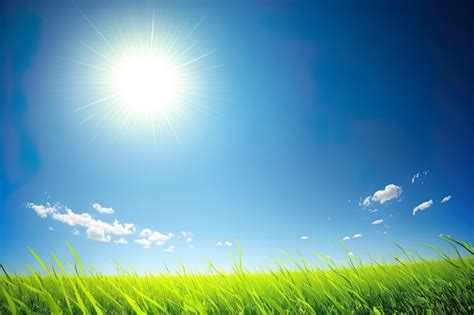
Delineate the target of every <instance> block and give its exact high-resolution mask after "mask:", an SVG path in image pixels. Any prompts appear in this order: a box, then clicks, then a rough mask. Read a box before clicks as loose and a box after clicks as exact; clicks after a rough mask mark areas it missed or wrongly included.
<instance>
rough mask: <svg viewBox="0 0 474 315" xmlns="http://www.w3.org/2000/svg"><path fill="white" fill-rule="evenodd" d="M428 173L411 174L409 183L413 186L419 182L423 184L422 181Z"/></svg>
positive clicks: (427, 171)
mask: <svg viewBox="0 0 474 315" xmlns="http://www.w3.org/2000/svg"><path fill="white" fill-rule="evenodd" d="M428 173H429V170H426V171H423V172H418V173H415V174H413V176H412V178H411V183H412V184H414V183H416V182H417V181H421V183H423V179H424V178H425V177H426V176H427V175H428Z"/></svg>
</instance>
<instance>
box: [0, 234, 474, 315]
mask: <svg viewBox="0 0 474 315" xmlns="http://www.w3.org/2000/svg"><path fill="white" fill-rule="evenodd" d="M443 239H444V240H445V241H447V242H448V243H449V244H451V245H452V247H453V249H454V253H455V254H454V256H453V257H451V256H449V255H447V254H445V253H443V252H441V251H438V250H437V249H435V248H433V250H436V251H438V253H439V254H440V259H438V260H425V259H423V258H422V257H419V256H417V255H416V254H412V253H408V252H406V251H404V250H403V249H402V248H400V249H401V250H402V256H401V257H397V256H394V258H395V260H396V263H391V264H388V263H381V262H373V263H371V264H370V265H362V264H361V263H360V261H359V260H358V259H356V258H353V257H351V256H348V262H347V266H346V267H336V266H335V265H334V263H333V262H332V261H331V260H330V259H328V258H325V257H323V256H320V257H319V259H320V260H321V261H323V262H324V267H314V266H313V265H310V264H309V263H308V262H306V260H305V259H304V258H303V257H297V258H293V257H291V256H289V257H290V259H291V260H292V261H293V263H294V265H293V266H291V267H290V266H285V265H282V264H281V263H278V262H275V264H276V265H275V266H276V267H275V268H272V270H268V271H265V272H263V271H262V272H256V273H248V272H246V271H245V270H244V269H243V267H242V260H241V255H240V254H239V256H238V257H236V258H234V257H232V259H233V262H234V272H232V273H224V272H222V271H220V270H218V269H217V268H215V267H214V266H213V265H212V263H209V265H210V268H211V270H212V274H188V273H186V270H185V269H184V267H183V270H182V272H180V273H179V274H164V275H137V274H134V273H128V272H126V271H125V270H123V268H122V269H121V274H120V275H115V276H106V275H102V274H100V273H98V272H96V271H88V272H86V270H85V268H84V267H83V265H82V263H81V262H80V260H79V258H78V257H77V254H76V253H75V251H74V250H73V249H72V247H70V249H71V251H72V253H73V255H74V258H75V262H76V263H75V267H74V269H75V272H74V273H73V274H71V273H66V270H65V268H64V267H63V265H62V264H61V262H60V261H59V260H58V259H57V258H56V257H55V256H54V255H53V256H52V258H53V261H54V263H52V264H51V265H47V264H46V263H45V262H43V260H41V258H40V257H38V255H37V254H36V253H35V252H34V251H33V250H31V249H30V251H31V253H32V254H33V255H34V256H35V258H36V259H37V260H38V262H39V265H40V266H41V268H42V272H41V273H38V272H37V271H35V270H33V269H30V272H31V274H30V275H24V276H22V275H12V274H8V273H7V272H6V271H5V270H4V269H3V266H2V269H3V275H2V276H0V291H1V292H0V313H1V314H8V313H13V314H21V313H67V314H77V313H79V314H80V313H82V314H95V313H97V314H118V313H120V314H124V313H139V314H144V313H159V314H168V313H170V314H178V313H179V314H181V313H187V314H229V313H232V314H237V313H240V314H349V313H354V314H383V313H389V314H391V313H417V314H421V313H426V314H431V313H434V314H438V313H439V314H459V313H460V314H474V257H473V256H472V255H474V249H473V248H472V246H471V245H470V244H468V243H465V242H458V241H456V240H454V239H451V238H449V237H443ZM239 252H240V250H239ZM463 253H467V255H464V254H463ZM118 267H119V269H120V268H121V267H120V265H118Z"/></svg>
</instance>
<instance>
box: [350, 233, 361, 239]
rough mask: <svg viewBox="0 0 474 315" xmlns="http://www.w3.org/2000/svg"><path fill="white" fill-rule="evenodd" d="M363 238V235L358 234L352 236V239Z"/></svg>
mask: <svg viewBox="0 0 474 315" xmlns="http://www.w3.org/2000/svg"><path fill="white" fill-rule="evenodd" d="M362 236H363V235H362V234H360V233H357V234H354V235H352V238H359V237H362Z"/></svg>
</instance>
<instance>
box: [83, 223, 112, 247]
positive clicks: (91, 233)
mask: <svg viewBox="0 0 474 315" xmlns="http://www.w3.org/2000/svg"><path fill="white" fill-rule="evenodd" d="M86 235H87V238H88V239H91V240H95V241H99V242H104V243H108V242H110V235H108V234H105V232H104V230H103V229H101V228H98V227H95V226H92V227H89V228H88V229H87V230H86Z"/></svg>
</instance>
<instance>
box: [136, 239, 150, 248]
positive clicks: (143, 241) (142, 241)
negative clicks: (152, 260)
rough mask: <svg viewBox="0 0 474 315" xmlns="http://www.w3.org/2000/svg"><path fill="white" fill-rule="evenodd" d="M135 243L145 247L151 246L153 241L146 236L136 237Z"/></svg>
mask: <svg viewBox="0 0 474 315" xmlns="http://www.w3.org/2000/svg"><path fill="white" fill-rule="evenodd" d="M135 243H137V244H138V245H141V246H142V247H143V248H150V247H151V242H150V241H149V240H147V239H146V238H141V239H136V240H135Z"/></svg>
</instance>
